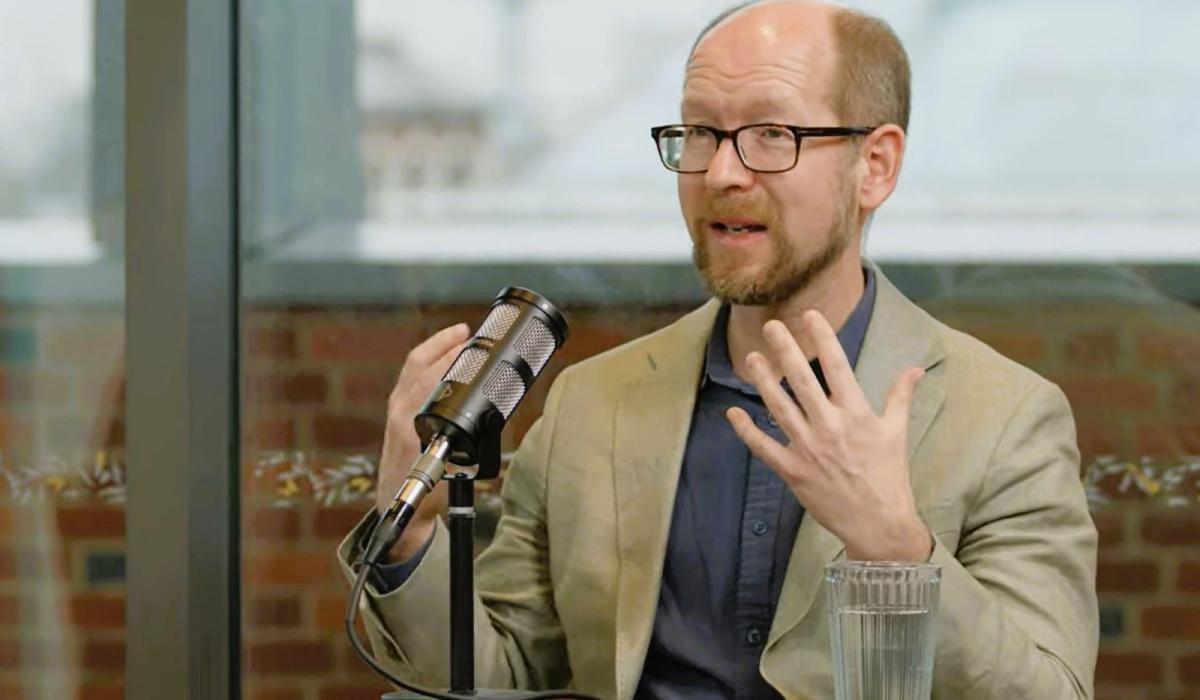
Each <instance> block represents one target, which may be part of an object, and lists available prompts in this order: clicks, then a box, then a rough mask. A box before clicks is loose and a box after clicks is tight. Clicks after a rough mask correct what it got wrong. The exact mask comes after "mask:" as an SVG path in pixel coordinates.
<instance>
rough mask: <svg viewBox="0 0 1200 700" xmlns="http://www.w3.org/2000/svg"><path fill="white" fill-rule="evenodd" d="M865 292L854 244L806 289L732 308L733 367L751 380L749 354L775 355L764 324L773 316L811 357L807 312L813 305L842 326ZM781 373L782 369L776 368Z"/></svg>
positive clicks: (835, 325)
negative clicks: (773, 300) (764, 302)
mask: <svg viewBox="0 0 1200 700" xmlns="http://www.w3.org/2000/svg"><path fill="white" fill-rule="evenodd" d="M862 295H863V273H862V256H861V255H860V254H859V252H858V250H857V249H856V248H854V247H853V246H850V247H849V248H847V250H846V252H845V253H844V254H843V255H842V256H841V257H840V258H838V260H837V261H836V262H834V264H833V265H831V266H829V267H828V268H827V269H826V270H824V271H823V272H822V273H821V274H819V275H817V277H816V278H814V279H813V281H812V282H811V283H810V284H809V285H808V286H807V287H805V288H804V289H802V290H800V291H799V292H798V293H796V294H795V295H794V296H792V297H791V298H789V299H787V300H786V301H784V302H782V303H779V304H771V305H767V306H739V305H737V304H734V305H733V306H732V307H731V308H730V310H729V325H728V327H727V329H726V340H727V342H728V347H729V360H730V362H731V363H732V364H733V371H734V373H736V374H737V376H738V377H740V378H741V379H742V380H743V381H749V373H748V372H747V371H746V355H747V354H749V353H750V352H752V351H758V352H760V353H762V354H763V355H764V356H766V357H767V358H770V357H771V353H770V352H769V351H768V347H767V342H766V339H765V338H763V334H762V327H763V324H765V323H766V322H767V321H770V320H771V319H778V320H780V321H782V322H783V324H784V325H785V326H787V328H788V330H789V331H791V333H792V337H793V338H795V339H796V342H798V343H799V344H800V348H801V349H802V350H804V354H805V355H806V356H807V357H808V358H809V359H810V360H811V359H812V358H813V357H815V356H816V349H815V348H813V347H811V343H810V342H809V340H808V336H807V334H806V333H803V332H801V328H802V321H803V317H804V312H805V311H808V310H809V309H813V310H816V311H820V312H821V315H822V316H824V317H825V319H826V320H827V321H829V325H830V326H832V327H833V329H834V330H835V331H836V330H839V329H841V327H842V326H843V325H844V324H845V323H846V319H847V318H849V317H850V314H851V313H852V312H853V311H854V307H855V306H856V305H857V304H858V301H859V299H861V298H862ZM776 373H777V375H779V376H780V377H781V376H782V373H780V372H779V371H778V368H776Z"/></svg>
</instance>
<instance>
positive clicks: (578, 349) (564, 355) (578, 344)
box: [539, 322, 641, 383]
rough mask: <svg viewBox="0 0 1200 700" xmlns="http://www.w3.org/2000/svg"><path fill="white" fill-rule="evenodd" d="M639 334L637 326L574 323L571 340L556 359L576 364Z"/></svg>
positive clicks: (560, 361)
mask: <svg viewBox="0 0 1200 700" xmlns="http://www.w3.org/2000/svg"><path fill="white" fill-rule="evenodd" d="M638 335H641V333H638V332H637V329H635V328H625V329H620V328H613V327H611V326H607V325H605V324H603V323H587V322H584V323H574V324H572V325H571V338H570V340H569V341H568V342H567V343H566V344H565V345H563V347H562V350H561V351H559V353H558V354H557V355H555V360H557V361H558V362H559V363H563V364H574V363H575V362H577V361H579V360H583V359H586V358H588V357H591V356H592V355H596V354H599V353H601V352H604V351H605V350H609V349H611V348H615V347H616V346H618V345H620V344H621V343H624V342H625V341H627V340H630V339H632V338H634V337H636V336H638ZM552 363H553V361H552ZM539 383H540V382H539Z"/></svg>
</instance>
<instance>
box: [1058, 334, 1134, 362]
mask: <svg viewBox="0 0 1200 700" xmlns="http://www.w3.org/2000/svg"><path fill="white" fill-rule="evenodd" d="M1066 360H1067V367H1069V368H1071V369H1072V370H1079V369H1089V370H1114V369H1116V368H1117V366H1118V365H1120V364H1121V338H1120V336H1118V335H1117V333H1116V332H1115V331H1113V330H1096V331H1086V332H1083V333H1075V334H1073V335H1071V336H1070V337H1069V338H1067V344H1066Z"/></svg>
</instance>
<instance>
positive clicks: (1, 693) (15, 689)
mask: <svg viewBox="0 0 1200 700" xmlns="http://www.w3.org/2000/svg"><path fill="white" fill-rule="evenodd" d="M27 697H29V696H27V695H25V689H24V688H22V687H21V686H19V685H12V684H10V683H0V698H4V700H25V698H27ZM39 697H40V696H39Z"/></svg>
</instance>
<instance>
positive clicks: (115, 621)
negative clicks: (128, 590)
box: [71, 595, 125, 629]
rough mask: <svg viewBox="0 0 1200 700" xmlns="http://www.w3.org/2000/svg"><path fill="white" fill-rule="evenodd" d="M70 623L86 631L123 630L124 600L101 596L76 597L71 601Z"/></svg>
mask: <svg viewBox="0 0 1200 700" xmlns="http://www.w3.org/2000/svg"><path fill="white" fill-rule="evenodd" d="M71 622H72V623H73V624H74V625H75V626H76V627H83V628H87V629H123V628H124V627H125V599H124V598H118V597H115V596H103V595H81V596H76V597H74V598H72V599H71Z"/></svg>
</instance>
